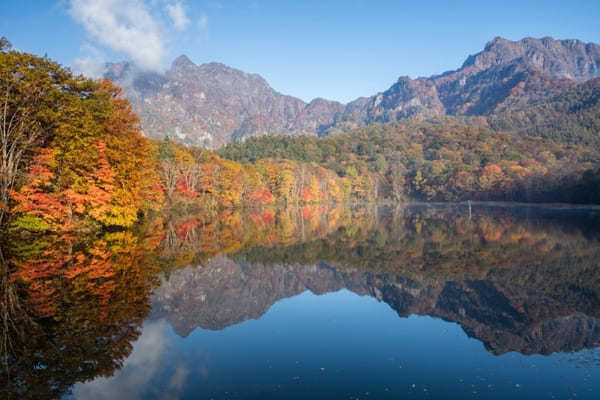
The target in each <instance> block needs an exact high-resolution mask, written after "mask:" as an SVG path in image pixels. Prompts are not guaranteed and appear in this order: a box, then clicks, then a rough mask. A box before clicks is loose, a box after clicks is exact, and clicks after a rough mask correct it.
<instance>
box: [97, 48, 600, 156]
mask: <svg viewBox="0 0 600 400" xmlns="http://www.w3.org/2000/svg"><path fill="white" fill-rule="evenodd" d="M106 76H107V77H109V78H110V79H113V80H114V81H115V82H116V83H117V84H119V85H121V86H122V87H123V88H124V92H125V95H126V96H127V97H128V98H129V99H130V101H131V102H132V103H133V106H134V110H135V111H136V112H137V113H138V115H139V116H140V118H141V120H142V125H143V130H144V133H145V134H146V135H147V136H149V137H154V138H162V137H164V136H165V135H169V136H171V137H173V138H174V139H176V140H178V141H181V142H183V143H188V144H194V145H202V146H207V147H218V146H220V145H222V144H224V143H227V142H228V141H230V140H232V139H236V140H241V139H243V138H245V137H247V136H253V135H262V134H286V135H301V134H304V135H323V134H327V133H329V132H332V131H336V130H347V129H351V128H354V127H357V126H363V125H368V124H371V123H374V122H390V121H397V120H402V119H407V118H410V119H417V120H419V119H426V118H427V119H430V118H435V117H440V116H444V115H465V116H489V115H494V114H497V113H506V112H509V111H517V110H521V109H525V108H528V107H533V106H536V105H538V104H540V103H543V102H546V101H547V100H549V99H553V98H555V97H556V96H558V95H560V94H561V93H563V92H565V91H568V90H573V89H574V88H576V87H578V86H579V85H580V84H581V83H582V82H585V81H587V80H589V79H593V78H596V77H600V46H599V45H597V44H594V43H588V44H586V43H583V42H580V41H578V40H553V39H552V38H547V37H546V38H543V39H533V38H525V39H522V40H519V41H510V40H506V39H503V38H499V37H497V38H495V39H494V40H492V41H491V42H489V43H488V44H487V45H486V46H485V48H484V49H483V51H481V52H479V53H477V54H475V55H471V56H469V57H468V58H467V60H466V61H465V62H464V64H463V65H462V66H461V67H460V68H459V69H457V70H456V71H449V72H445V73H443V74H441V75H437V76H432V77H429V78H418V79H410V78H408V77H401V78H400V79H399V80H398V81H397V82H396V83H394V84H393V85H392V86H391V87H390V88H389V89H388V90H386V91H384V92H381V93H378V94H376V95H374V96H372V97H368V98H359V99H357V100H354V101H352V102H350V103H348V104H347V105H342V104H341V103H338V102H334V101H328V100H324V99H315V100H313V101H311V102H310V103H308V104H307V103H305V102H303V101H302V100H300V99H297V98H294V97H291V96H286V95H282V94H280V93H278V92H276V91H275V90H273V89H272V88H271V87H270V86H269V85H268V83H267V82H266V81H265V80H264V79H263V78H262V77H260V76H259V75H257V74H247V73H245V72H242V71H240V70H236V69H233V68H230V67H228V66H226V65H223V64H218V63H209V64H203V65H200V66H197V65H195V64H194V63H192V62H191V61H190V60H189V59H188V58H187V57H185V56H180V57H179V58H177V59H176V60H175V61H174V62H173V64H172V66H171V68H170V69H169V70H167V71H166V72H165V73H164V74H157V73H148V72H144V71H141V70H139V69H138V68H136V67H135V66H134V65H132V64H130V63H118V64H108V65H107V73H106Z"/></svg>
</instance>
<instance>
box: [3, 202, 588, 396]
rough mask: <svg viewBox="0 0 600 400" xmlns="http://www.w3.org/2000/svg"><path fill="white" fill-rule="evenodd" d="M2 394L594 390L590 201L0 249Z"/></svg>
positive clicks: (376, 212) (236, 222)
mask: <svg viewBox="0 0 600 400" xmlns="http://www.w3.org/2000/svg"><path fill="white" fill-rule="evenodd" d="M4 253H5V255H4V259H5V260H7V261H6V262H5V268H4V269H5V272H4V274H3V281H2V285H3V291H4V293H5V296H4V300H3V301H4V302H3V304H5V305H6V306H5V307H4V310H3V321H4V322H5V325H4V326H5V327H8V328H4V331H3V332H5V334H4V335H3V336H4V338H5V339H8V340H5V341H4V342H5V343H9V344H8V345H7V346H4V347H3V348H2V349H3V351H4V353H5V357H4V365H5V368H4V369H3V371H2V373H1V375H0V377H1V378H2V379H3V381H5V382H8V384H7V385H5V389H4V391H5V393H6V394H7V397H8V398H15V399H16V398H67V399H120V398H122V399H179V398H181V399H270V398H273V399H278V398H298V399H300V398H302V399H306V398H311V399H313V398H324V399H325V398H326V399H331V398H335V399H337V398H339V399H386V398H389V399H397V398H409V399H410V398H415V399H416V398H423V399H433V398H450V399H464V398H493V399H506V398H516V399H519V398H523V399H525V398H528V399H530V398H548V399H553V398H555V399H566V398H577V399H581V398H583V399H596V398H599V397H600V209H599V208H593V207H568V206H553V205H538V206H531V205H529V206H526V205H518V204H502V203H496V204H492V203H474V204H473V205H472V207H469V206H468V205H467V204H412V205H409V204H400V205H379V206H375V205H370V206H363V207H358V206H353V207H349V206H347V207H344V206H324V205H322V206H304V207H289V208H287V209H277V208H265V209H260V210H248V211H224V212H222V213H220V214H218V215H201V214H198V215H194V214H193V213H190V214H182V215H170V216H157V217H156V218H153V219H152V221H148V222H147V223H145V224H144V226H142V227H140V228H139V230H136V231H135V232H105V233H103V234H101V235H95V236H94V237H36V238H25V239H24V238H16V239H11V241H9V242H8V244H7V245H6V247H5V250H4Z"/></svg>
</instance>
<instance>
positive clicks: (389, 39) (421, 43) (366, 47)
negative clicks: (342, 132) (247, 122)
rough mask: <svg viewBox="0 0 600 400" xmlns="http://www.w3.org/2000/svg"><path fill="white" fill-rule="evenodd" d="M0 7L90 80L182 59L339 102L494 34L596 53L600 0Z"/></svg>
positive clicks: (28, 37) (475, 46) (59, 2)
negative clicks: (590, 45)
mask: <svg viewBox="0 0 600 400" xmlns="http://www.w3.org/2000/svg"><path fill="white" fill-rule="evenodd" d="M452 3H454V2H446V1H425V0H424V1H410V2H409V1H375V0H371V1H366V0H365V1H363V0H346V1H337V0H332V1H327V0H321V1H313V0H306V1H283V0H279V1H267V0H257V1H238V0H228V1H225V0H207V1H192V0H30V1H29V0H28V1H24V0H2V7H1V10H2V11H1V12H2V16H1V17H0V35H4V36H6V37H7V38H8V39H9V40H10V41H11V42H12V43H13V45H14V47H15V48H17V49H18V50H22V51H27V52H31V53H35V54H39V55H44V54H47V55H48V56H49V57H51V58H53V59H55V60H57V61H59V62H61V63H63V64H65V65H67V66H70V67H72V68H73V69H78V70H80V71H86V73H88V74H97V73H99V69H98V68H99V66H100V65H101V62H102V61H119V60H123V59H134V60H136V61H137V62H138V63H140V64H143V65H145V66H146V67H147V68H150V69H161V68H166V67H168V66H169V65H170V63H171V61H172V60H173V59H174V58H175V57H177V56H178V55H180V54H186V55H187V56H188V57H190V59H191V60H192V61H194V62H195V63H198V64H200V63H204V62H210V61H218V62H222V63H225V64H227V65H230V66H232V67H235V68H239V69H241V70H244V71H246V72H253V73H258V74H260V75H262V76H263V77H264V78H265V79H266V80H267V81H268V82H269V83H270V84H271V86H272V87H273V88H274V89H276V90H278V91H279V92H282V93H284V94H290V95H293V96H297V97H300V98H302V99H304V100H310V99H312V98H314V97H324V98H328V99H332V100H339V101H343V102H347V101H350V100H353V99H355V98H356V97H359V96H368V95H372V94H374V93H376V92H378V91H382V90H385V89H387V88H388V87H389V86H390V85H391V84H392V83H393V82H395V81H396V80H397V79H398V77H399V76H402V75H408V76H411V77H418V76H429V75H432V74H438V73H441V72H444V71H447V70H451V69H456V68H458V67H459V66H460V65H461V64H462V62H463V61H464V60H465V59H466V57H467V56H468V55H469V54H474V53H476V52H478V51H480V50H481V49H482V48H483V46H484V45H485V43H486V42H488V41H489V40H491V39H492V38H493V37H495V36H502V37H505V38H508V39H512V40H517V39H520V38H523V37H526V36H532V37H543V36H552V37H554V38H557V39H566V38H575V39H580V40H583V41H585V42H596V43H600V22H599V21H600V1H598V0H587V1H583V0H581V1H577V0H570V1H564V0H561V1H554V0H548V1H543V2H542V1H537V2H527V1H524V0H521V1H511V0H504V1H502V2H482V1H462V2H460V5H453V4H452Z"/></svg>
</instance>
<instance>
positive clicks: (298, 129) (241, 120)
mask: <svg viewBox="0 0 600 400" xmlns="http://www.w3.org/2000/svg"><path fill="white" fill-rule="evenodd" d="M107 71H108V72H107V73H106V76H107V77H108V78H110V79H112V80H114V81H115V83H117V84H118V85H120V86H122V87H123V89H124V94H125V96H126V97H127V98H128V99H129V100H130V101H131V103H132V105H133V107H134V111H135V112H136V113H137V114H138V115H139V116H140V119H141V122H142V127H143V132H144V134H145V135H146V136H149V137H152V138H159V139H160V138H163V137H165V136H166V135H168V136H169V137H171V138H173V139H175V140H177V141H180V142H182V143H185V144H191V145H197V146H204V147H209V148H213V147H218V146H220V145H223V144H225V143H227V142H228V141H230V140H232V139H234V138H237V139H243V138H244V137H247V136H251V135H263V134H267V135H268V134H289V135H297V134H298V135H300V134H306V135H316V134H317V133H318V132H319V130H320V129H321V127H322V126H328V125H330V124H331V123H332V116H333V115H334V114H335V113H336V112H338V111H339V110H341V109H342V108H343V106H342V105H341V104H340V103H337V102H331V101H327V100H323V99H317V100H313V101H312V102H311V103H309V104H306V103H304V102H303V101H302V100H300V99H297V98H294V97H291V96H285V95H282V94H280V93H277V92H276V91H274V90H273V89H272V88H271V87H270V86H269V85H268V83H267V82H266V81H265V80H264V79H263V78H262V77H260V76H259V75H257V74H247V73H245V72H242V71H239V70H237V69H234V68H230V67H228V66H226V65H223V64H219V63H209V64H203V65H200V66H197V65H195V64H194V63H192V62H191V61H190V60H189V59H188V58H187V57H185V56H180V57H178V58H177V59H176V60H175V61H173V64H172V65H171V68H170V69H169V70H168V71H166V72H165V73H164V74H156V73H146V72H143V71H140V70H138V69H137V68H136V67H135V66H133V65H131V64H129V63H118V64H108V66H107Z"/></svg>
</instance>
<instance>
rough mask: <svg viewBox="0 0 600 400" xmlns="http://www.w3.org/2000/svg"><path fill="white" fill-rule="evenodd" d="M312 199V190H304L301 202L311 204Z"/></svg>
mask: <svg viewBox="0 0 600 400" xmlns="http://www.w3.org/2000/svg"><path fill="white" fill-rule="evenodd" d="M311 199H312V195H311V193H310V190H309V189H308V188H304V189H302V193H301V194H300V200H302V201H305V202H310V201H311Z"/></svg>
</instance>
